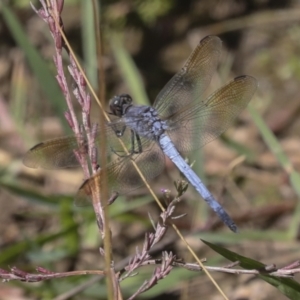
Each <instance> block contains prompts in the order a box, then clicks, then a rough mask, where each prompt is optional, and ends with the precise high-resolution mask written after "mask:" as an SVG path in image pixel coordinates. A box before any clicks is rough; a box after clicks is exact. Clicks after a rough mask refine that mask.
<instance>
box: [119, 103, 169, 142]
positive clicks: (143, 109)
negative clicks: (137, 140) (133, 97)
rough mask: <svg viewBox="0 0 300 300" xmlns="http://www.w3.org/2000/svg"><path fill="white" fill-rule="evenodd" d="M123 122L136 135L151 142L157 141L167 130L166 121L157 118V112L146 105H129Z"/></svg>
mask: <svg viewBox="0 0 300 300" xmlns="http://www.w3.org/2000/svg"><path fill="white" fill-rule="evenodd" d="M123 120H124V122H125V124H126V125H127V126H128V127H130V128H131V129H132V130H133V131H135V132H136V133H137V134H138V135H140V136H143V137H146V138H148V139H151V140H158V138H159V137H160V136H161V135H162V134H163V133H164V132H165V130H166V129H167V124H166V121H163V120H161V119H160V118H159V116H158V113H157V110H156V109H155V108H153V107H150V106H146V105H142V106H134V105H131V106H130V107H128V108H127V110H126V112H125V114H124V115H123Z"/></svg>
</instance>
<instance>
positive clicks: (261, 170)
mask: <svg viewBox="0 0 300 300" xmlns="http://www.w3.org/2000/svg"><path fill="white" fill-rule="evenodd" d="M3 2H4V3H6V5H5V6H3V4H0V41H1V43H0V249H1V250H0V268H3V269H8V268H9V267H10V266H17V267H18V268H19V269H22V270H24V271H27V272H34V268H35V267H36V266H42V267H44V268H48V269H50V270H51V271H57V272H63V271H72V270H84V269H95V268H97V269H101V268H102V267H103V258H102V257H101V256H100V255H99V250H98V249H99V246H100V245H101V244H102V243H101V241H100V239H99V235H98V232H97V227H96V224H95V218H94V214H93V211H92V209H91V208H76V207H74V206H73V204H72V202H73V196H74V194H75V193H76V190H77V188H78V187H79V186H80V184H81V183H82V178H83V175H82V172H81V171H80V170H59V171H45V170H32V169H28V168H26V167H25V166H23V165H22V161H21V158H22V155H23V154H24V153H25V152H26V151H27V150H28V149H29V148H30V147H32V146H33V145H34V144H36V143H38V142H39V141H43V140H46V139H50V138H54V137H58V136H61V135H64V134H66V133H67V132H70V131H69V130H68V126H67V123H66V121H65V120H64V116H63V115H64V111H65V110H66V105H65V103H64V100H63V97H62V95H61V92H60V89H59V88H58V86H57V84H56V82H55V78H54V76H55V75H56V73H55V67H54V64H53V59H52V57H53V54H54V47H53V41H52V38H51V36H50V34H49V30H48V28H47V25H46V24H45V23H44V22H43V21H42V20H41V19H40V18H39V17H38V16H37V15H36V14H35V13H34V12H33V10H32V9H31V7H30V4H29V1H27V0H22V1H21V0H19V1H17V0H16V1H3ZM32 3H33V4H34V5H36V7H39V5H40V4H39V2H38V1H32ZM99 13H100V15H101V22H102V25H101V28H100V29H101V33H102V35H103V41H104V54H103V57H102V62H103V66H104V70H105V82H106V85H105V86H106V99H107V101H108V100H109V99H110V98H111V97H112V96H114V95H116V94H120V93H129V94H131V95H132V96H133V99H134V101H135V102H136V103H147V102H148V103H152V102H153V101H154V99H155V96H156V95H157V94H158V92H159V91H160V90H161V89H162V88H163V86H164V85H165V84H166V83H167V81H168V80H169V79H170V78H171V77H172V76H173V75H174V74H175V73H176V72H177V71H178V70H179V69H180V68H181V66H182V64H183V63H184V61H185V60H186V59H187V58H188V56H189V54H190V53H191V51H192V50H193V49H194V48H195V46H196V45H197V43H198V42H199V40H201V39H202V38H203V37H205V36H206V35H218V36H219V37H220V38H221V39H222V41H223V55H222V59H221V63H220V66H219V68H218V73H216V74H215V76H214V77H213V80H212V82H211V85H210V88H209V92H212V91H214V90H216V89H217V88H218V87H220V86H221V85H222V84H224V83H226V82H228V81H229V80H230V79H232V78H233V77H235V76H238V75H243V74H247V75H252V76H254V77H256V78H257V80H258V82H259V89H258V91H257V93H256V95H255V97H254V99H253V100H252V101H251V107H250V108H249V109H248V110H245V111H244V112H243V113H242V114H241V115H240V116H239V118H238V119H237V121H236V122H235V124H234V126H232V127H231V128H230V129H229V130H228V131H227V132H226V133H225V134H224V135H223V136H222V137H221V138H220V139H218V140H216V141H214V142H212V143H210V144H209V145H207V146H206V147H204V148H203V149H201V151H199V152H198V153H196V154H194V155H193V157H192V158H193V159H195V160H196V164H195V166H194V168H195V169H196V171H197V173H198V174H200V175H201V176H202V177H201V178H205V181H206V183H207V185H208V186H209V188H210V190H211V191H212V192H213V193H214V195H215V196H216V197H217V199H218V200H220V201H221V202H222V203H223V205H224V206H225V207H226V209H227V211H228V212H229V213H230V215H231V216H232V218H233V219H234V220H235V221H236V222H237V224H238V226H239V229H240V233H239V234H238V235H234V234H232V233H231V232H229V230H228V229H227V228H224V227H223V226H222V225H221V224H220V223H219V222H218V220H217V219H216V216H215V215H214V214H212V213H211V211H210V210H209V209H207V207H206V205H205V204H204V205H202V203H200V204H199V203H198V202H199V201H197V200H196V199H198V198H199V197H198V196H197V195H196V194H195V193H194V191H193V190H192V188H190V189H189V190H188V192H187V193H186V194H185V196H184V197H183V199H184V200H188V201H182V203H181V204H180V205H179V206H178V208H177V211H178V213H182V212H186V213H188V216H187V217H185V218H182V219H179V220H177V221H176V224H177V225H178V227H179V228H180V229H181V231H182V232H183V234H184V235H185V236H186V237H187V239H188V241H189V242H190V243H191V245H192V246H193V249H194V250H195V251H196V253H197V254H198V256H199V257H200V258H202V257H207V258H208V259H209V260H208V263H207V264H208V265H216V266H222V265H224V264H226V261H225V260H224V259H222V258H221V257H220V256H219V255H217V254H215V253H214V252H212V250H211V249H209V248H208V247H207V246H206V245H204V244H203V243H202V242H201V241H200V238H203V239H207V240H209V241H211V242H215V243H216V242H218V243H221V245H222V246H224V247H226V248H229V249H231V250H232V251H235V252H237V253H239V254H241V255H245V256H248V257H251V258H253V259H257V260H259V261H261V262H264V263H266V264H270V263H275V264H276V265H277V266H278V267H280V266H285V265H287V264H289V263H291V262H293V261H295V260H297V259H298V258H299V255H300V251H299V234H298V232H299V219H300V207H299V195H300V182H299V175H298V173H297V171H299V169H300V155H299V153H300V139H299V133H300V118H299V115H300V98H299V97H300V96H299V95H300V85H299V81H300V56H299V53H300V23H299V20H300V3H299V1H296V0H290V1H279V0H278V1H276V0H273V1H272V0H247V1H246V0H245V1H239V0H223V1H221V0H210V1H201V0H186V1H178V0H177V1H176V0H164V1H159V0H144V1H143V0H132V1H130V0H127V1H125V0H124V1H99ZM92 16H93V7H92V5H91V1H79V0H69V1H65V6H64V10H63V13H62V18H63V23H64V26H65V31H66V35H67V37H68V39H69V41H70V44H71V45H72V47H73V49H74V51H75V53H76V54H77V56H78V58H79V60H80V62H81V63H82V66H83V67H84V68H85V70H86V72H87V74H88V77H89V78H90V80H91V83H92V84H93V86H94V87H95V88H96V90H97V83H98V79H97V57H96V51H95V44H96V41H95V39H94V29H93V18H92ZM64 59H65V67H67V65H68V64H69V62H68V57H67V55H64ZM70 87H72V82H71V81H70ZM93 108H94V109H93V118H94V121H95V122H97V120H98V116H99V110H98V108H97V105H96V104H95V103H94V104H93ZM78 113H79V111H78ZM179 177H180V175H179V172H178V171H177V170H176V168H174V166H173V165H172V164H169V163H168V164H167V168H166V171H165V172H164V174H162V175H161V176H159V177H158V178H156V179H155V180H154V181H153V183H152V186H153V188H154V190H155V191H156V193H157V195H158V196H159V197H161V196H162V195H161V192H160V190H161V189H162V188H168V189H171V190H172V192H173V193H174V194H175V189H174V186H173V183H172V182H173V180H174V179H178V178H179ZM129 200H130V201H129ZM193 200H196V201H193ZM148 212H150V213H151V215H152V218H153V219H154V220H157V219H158V216H159V209H158V208H157V205H156V204H155V203H154V202H153V201H152V199H151V198H150V196H149V195H148V193H147V191H146V189H141V190H139V191H138V192H137V193H135V194H134V195H131V196H130V197H127V198H124V197H120V198H119V199H118V200H117V201H116V202H115V203H114V204H113V205H112V206H111V207H110V215H111V225H112V243H113V253H114V259H115V261H116V263H117V262H119V261H122V259H125V258H127V257H129V256H130V255H133V254H134V253H135V247H136V246H142V243H143V239H144V234H145V232H147V231H148V232H149V231H152V230H153V229H152V227H151V223H150V221H149V218H148ZM203 228H208V229H207V230H201V231H200V229H203ZM164 242H165V243H164V244H163V245H161V246H160V247H159V249H158V250H157V251H156V252H154V253H153V255H154V257H158V258H159V257H160V253H161V251H162V250H172V251H174V253H176V254H177V255H178V257H182V258H184V259H185V260H186V261H188V262H189V261H192V259H191V257H190V255H189V253H188V251H187V250H186V248H185V247H184V246H183V245H182V243H181V242H180V241H179V239H178V237H177V236H176V235H175V234H174V233H173V231H172V230H171V229H170V230H169V232H168V234H167V235H166V237H165V239H164ZM95 266H96V267H95ZM152 270H153V267H147V268H144V269H141V271H140V273H139V275H137V276H135V277H133V278H131V279H130V280H127V281H125V282H123V283H122V284H121V287H122V291H123V293H124V298H126V297H129V296H130V295H132V294H133V293H134V292H135V291H136V289H137V288H138V287H139V286H140V285H141V284H142V283H143V282H144V280H146V279H149V278H150V276H151V271H152ZM213 276H214V277H215V279H216V281H217V282H218V283H219V284H220V285H221V287H222V288H223V289H224V292H225V293H226V295H227V296H228V297H229V298H230V299H256V300H260V299H286V297H285V296H283V295H282V294H281V293H280V292H279V291H278V290H277V289H275V288H273V287H271V286H270V285H268V284H267V283H265V282H263V281H261V280H259V279H255V280H251V279H252V276H246V275H240V276H234V277H233V276H229V275H226V274H221V273H215V274H213ZM298 279H299V278H298ZM88 280H90V277H87V276H82V277H73V278H66V279H60V280H52V281H48V282H43V283H36V284H26V283H21V282H17V281H16V282H11V283H5V284H4V283H1V284H0V299H61V298H59V295H61V294H64V293H66V292H68V291H70V290H72V289H73V288H74V287H76V286H78V285H79V284H80V283H85V282H86V281H88ZM105 289H106V287H105V285H104V282H103V281H101V282H100V283H99V282H97V284H94V285H91V287H89V288H88V289H86V290H85V291H84V292H81V293H80V294H78V295H75V296H72V297H71V298H70V299H82V298H84V299H106V295H105ZM220 297H221V296H220V295H219V294H218V292H217V291H216V289H215V287H214V286H213V284H212V283H211V282H210V281H209V279H208V278H207V277H206V276H204V275H203V274H201V273H200V274H199V273H195V272H190V271H186V270H181V269H176V270H173V271H172V272H171V274H170V275H168V276H167V277H166V278H165V279H164V280H163V281H160V283H159V284H158V285H157V286H155V287H154V288H152V289H151V290H150V291H149V292H147V293H145V294H142V295H141V296H140V299H141V298H148V299H199V298H201V299H221V298H220Z"/></svg>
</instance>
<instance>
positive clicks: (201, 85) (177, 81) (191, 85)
mask: <svg viewBox="0 0 300 300" xmlns="http://www.w3.org/2000/svg"><path fill="white" fill-rule="evenodd" d="M221 46H222V42H221V40H220V39H219V38H218V37H216V36H207V37H205V38H204V39H202V40H201V41H200V43H199V44H198V46H197V48H196V49H195V50H194V51H193V52H192V54H191V55H190V57H189V58H188V60H187V62H186V63H185V64H184V66H183V68H182V69H181V70H180V71H179V72H178V73H177V74H176V75H175V76H174V77H173V78H172V79H171V80H170V81H169V82H168V83H167V84H166V86H165V87H164V88H163V89H162V90H161V92H160V93H159V94H158V96H157V97H156V100H155V102H154V107H155V108H156V109H157V111H158V112H159V114H160V116H161V117H162V118H165V119H167V118H169V117H171V116H172V115H173V114H175V113H176V112H178V111H181V109H182V108H184V107H186V106H189V105H191V104H193V103H196V102H198V101H199V98H201V96H202V95H203V93H204V91H205V90H206V88H207V87H208V85H209V83H210V81H211V77H212V75H213V73H214V72H215V70H216V68H217V65H218V63H219V58H220V55H221Z"/></svg>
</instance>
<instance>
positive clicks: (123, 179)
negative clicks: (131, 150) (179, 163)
mask: <svg viewBox="0 0 300 300" xmlns="http://www.w3.org/2000/svg"><path fill="white" fill-rule="evenodd" d="M142 145H143V147H144V146H145V145H148V147H147V148H145V149H143V152H142V153H140V154H133V155H131V156H127V157H123V158H119V159H117V160H115V161H113V162H111V163H110V164H109V165H108V166H107V168H106V169H101V170H100V171H99V172H98V173H97V174H95V175H93V176H92V177H91V178H89V179H87V180H86V181H85V182H84V183H83V184H82V186H81V187H80V188H79V190H78V193H77V195H76V198H75V204H76V205H77V206H84V205H87V204H89V203H90V202H91V201H90V198H91V196H92V194H93V193H99V194H100V191H101V187H102V186H103V176H104V175H103V174H104V172H105V173H106V176H107V183H108V191H109V196H111V195H112V194H113V193H114V192H117V193H119V194H126V193H128V192H130V191H132V190H134V189H136V188H139V187H141V186H142V185H143V180H142V178H141V176H140V174H139V173H138V172H137V170H136V168H135V166H134V164H133V162H134V163H135V164H136V165H137V166H138V168H139V169H140V171H141V172H142V174H143V175H144V177H145V178H146V180H150V179H153V178H154V177H156V176H158V175H159V174H160V173H161V172H162V171H163V169H164V166H165V157H164V154H163V152H162V151H161V149H160V147H159V146H158V144H157V143H155V142H151V144H149V141H144V140H143V141H142ZM99 196H100V195H99Z"/></svg>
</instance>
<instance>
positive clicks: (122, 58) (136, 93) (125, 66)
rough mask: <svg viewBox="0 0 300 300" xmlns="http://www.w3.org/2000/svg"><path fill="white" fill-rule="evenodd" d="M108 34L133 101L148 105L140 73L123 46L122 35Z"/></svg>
mask: <svg viewBox="0 0 300 300" xmlns="http://www.w3.org/2000/svg"><path fill="white" fill-rule="evenodd" d="M110 36H111V37H110V41H111V48H112V50H113V52H114V55H115V58H116V60H117V63H118V66H119V68H120V70H121V73H122V78H124V79H125V81H126V84H127V86H128V88H129V90H130V93H131V96H132V97H133V99H134V102H135V103H136V104H139V105H150V101H149V99H148V96H147V94H146V91H145V87H144V83H143V80H142V77H141V74H140V72H139V70H138V68H137V67H136V65H135V63H134V61H133V59H132V57H131V56H130V55H129V53H128V52H127V51H126V49H125V48H124V45H123V43H122V35H121V34H118V33H113V32H111V34H110Z"/></svg>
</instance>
